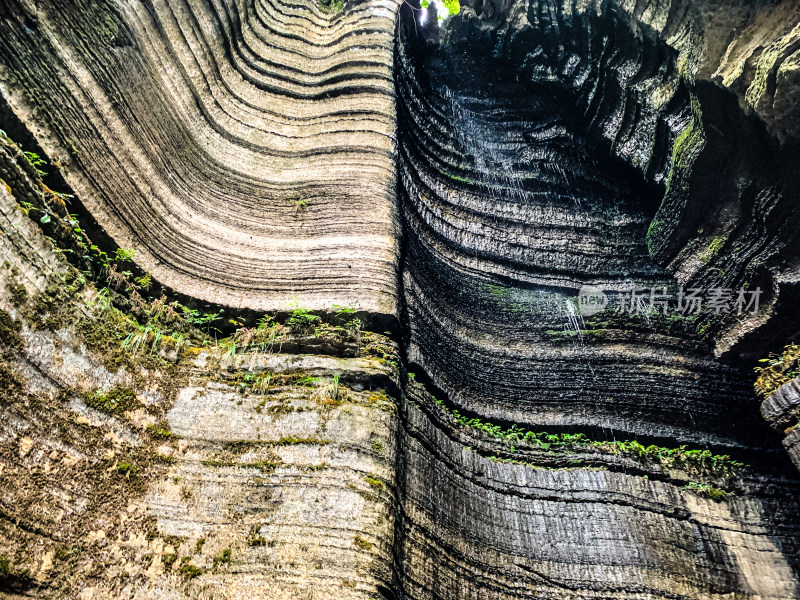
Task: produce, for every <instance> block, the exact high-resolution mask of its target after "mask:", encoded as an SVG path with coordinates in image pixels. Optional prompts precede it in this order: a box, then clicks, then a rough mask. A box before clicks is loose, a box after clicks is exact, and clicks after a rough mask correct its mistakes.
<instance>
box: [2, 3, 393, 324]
mask: <svg viewBox="0 0 800 600" xmlns="http://www.w3.org/2000/svg"><path fill="white" fill-rule="evenodd" d="M345 4H346V5H345V6H344V7H342V5H341V3H339V4H338V6H337V4H336V3H335V2H331V3H330V8H329V9H328V10H323V7H322V6H321V5H318V4H317V3H316V2H314V0H308V1H306V2H301V3H299V4H285V3H281V2H269V1H263V0H242V1H234V0H229V1H228V0H226V1H221V2H210V3H206V2H199V1H194V0H189V1H183V0H178V1H163V0H156V1H154V2H150V1H144V2H133V3H131V2H113V1H103V2H94V1H88V0H87V1H80V2H75V3H72V4H70V6H69V10H65V8H64V5H63V3H60V2H47V3H36V5H35V6H34V5H33V4H31V3H28V2H16V1H14V2H4V3H3V6H2V7H0V15H1V17H2V18H1V19H0V22H1V23H2V25H0V38H2V42H0V56H2V59H0V65H1V66H2V75H1V76H0V77H2V79H3V81H4V83H3V88H4V95H5V96H7V97H9V99H10V101H11V104H12V107H13V108H14V109H15V111H16V112H17V113H18V114H20V115H22V116H24V117H25V118H26V120H28V121H29V123H33V122H34V121H39V122H41V124H42V125H41V127H37V133H39V134H40V135H39V137H40V142H41V143H42V144H43V145H44V146H45V148H46V149H47V150H48V151H49V153H50V155H51V156H59V157H60V160H61V161H62V162H63V163H64V164H69V169H70V175H69V176H68V180H69V183H70V184H71V185H72V186H73V188H74V189H75V190H76V191H78V192H79V193H80V196H81V199H82V201H83V202H84V203H85V205H86V207H87V208H88V210H89V211H90V212H91V214H92V215H93V216H94V217H95V218H96V219H97V221H98V223H99V224H100V226H102V227H103V228H104V229H105V230H106V231H107V232H108V233H109V234H111V236H112V237H113V238H114V240H115V241H116V242H117V243H118V244H119V245H120V246H122V247H135V248H136V250H137V253H138V254H137V257H136V259H137V262H138V263H139V265H140V266H141V267H142V268H143V269H144V270H146V271H150V272H152V273H153V276H154V277H155V278H156V279H157V280H159V281H162V282H164V283H165V284H167V285H169V286H171V287H173V288H174V289H176V290H178V291H180V292H182V293H185V294H187V295H190V296H192V297H195V298H199V299H202V300H206V301H212V302H215V303H219V304H223V305H227V306H234V307H246V308H250V309H255V310H267V309H270V310H274V309H283V310H285V309H286V307H287V306H288V304H289V303H290V302H291V301H292V300H293V299H296V302H297V303H298V304H299V305H301V306H304V307H307V308H311V309H316V310H324V309H330V307H331V305H332V304H340V305H346V304H355V303H358V304H359V306H360V308H361V309H362V310H365V311H368V312H371V313H375V314H389V315H391V314H394V312H395V296H396V286H395V271H396V264H397V246H398V238H399V236H398V233H397V230H396V225H395V223H396V218H395V209H394V181H395V175H394V161H393V147H394V143H393V132H394V127H395V125H394V105H393V98H392V80H391V64H392V45H393V44H392V36H393V31H394V12H395V8H396V7H395V2H393V1H391V0H386V1H381V0H378V1H375V2H364V3H355V2H346V3H345ZM34 108H35V112H33V113H31V112H30V111H31V110H32V109H34ZM48 133H49V134H52V135H53V137H51V138H50V139H47V134H48Z"/></svg>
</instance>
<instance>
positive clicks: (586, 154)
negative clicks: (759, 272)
mask: <svg viewBox="0 0 800 600" xmlns="http://www.w3.org/2000/svg"><path fill="white" fill-rule="evenodd" d="M515 6H516V5H515ZM524 6H527V5H520V6H519V7H516V8H517V9H519V10H520V11H521V10H522V8H524ZM529 11H530V13H529V14H527V17H522V16H521V17H519V20H522V19H523V18H527V19H528V21H530V22H533V18H534V16H536V14H535V8H534V7H533V6H530V7H529ZM523 15H524V13H523ZM542 19H543V22H542V23H539V24H537V25H536V26H534V25H528V26H527V27H524V26H521V25H520V26H519V27H517V28H515V29H514V30H513V31H514V35H511V34H510V33H509V35H508V42H509V44H515V46H513V48H515V49H517V48H518V47H519V50H520V51H522V48H525V49H526V50H527V51H528V52H529V54H527V55H522V56H519V57H516V58H518V61H517V62H514V60H513V59H514V58H515V55H514V54H513V53H511V52H510V51H509V53H508V54H505V53H504V54H503V55H501V56H500V57H497V58H495V57H493V56H491V54H490V50H489V48H490V47H492V45H493V44H498V43H500V40H506V38H505V37H503V35H502V33H498V31H497V28H496V27H493V26H491V25H487V24H485V23H484V22H482V21H481V20H480V19H479V18H478V17H476V16H475V15H474V13H472V14H470V11H464V12H463V13H462V14H461V15H459V16H457V17H454V18H453V21H452V22H451V23H449V24H448V26H447V33H446V34H445V35H446V37H445V39H449V40H451V45H450V46H444V45H443V46H442V48H441V49H440V50H435V51H434V50H430V51H429V55H428V56H423V53H424V52H425V50H423V49H420V48H418V44H417V43H416V41H415V40H413V39H412V40H406V41H405V42H404V41H403V39H401V44H400V46H399V48H398V54H397V56H398V73H397V77H398V102H399V105H400V110H401V113H400V127H401V130H400V132H401V136H400V139H401V159H402V160H401V170H400V177H401V182H402V193H403V200H404V205H403V207H404V216H405V218H406V222H407V239H408V242H407V246H408V251H407V254H406V263H405V276H404V277H405V278H404V288H405V292H406V299H407V303H408V312H409V327H410V331H409V335H410V342H409V358H410V360H411V361H412V362H415V363H418V364H420V365H421V366H423V367H424V368H425V369H426V371H428V372H429V373H432V374H433V375H434V379H435V381H436V383H437V385H439V386H440V387H441V388H442V389H444V390H445V391H446V392H447V393H448V394H449V395H450V396H451V398H453V400H454V401H455V402H456V403H457V404H459V405H460V406H462V407H465V408H467V409H469V410H471V411H473V412H476V413H478V414H481V415H484V416H490V417H493V418H496V419H500V420H504V421H508V422H520V423H536V424H538V425H547V426H573V427H574V426H579V427H583V428H587V427H597V428H603V429H606V430H608V431H616V432H618V433H619V434H628V435H632V436H634V437H637V436H649V437H659V438H668V439H673V440H680V441H687V440H692V441H694V442H704V443H707V442H711V443H716V444H732V445H738V444H739V443H740V442H739V441H738V439H737V438H738V436H740V435H742V434H746V433H751V434H752V433H756V432H755V431H753V428H754V427H757V426H758V425H757V423H758V419H757V416H756V415H754V414H753V410H752V404H751V395H752V394H751V393H750V392H748V390H747V384H746V379H745V377H746V376H745V375H743V374H742V373H740V372H738V371H737V370H736V369H735V368H731V367H727V366H724V365H721V364H719V363H718V362H716V361H714V360H713V357H712V356H711V353H710V351H709V349H708V348H707V347H705V346H704V345H703V344H701V343H699V341H698V336H697V334H696V332H695V330H694V323H693V321H692V319H689V318H682V317H681V315H680V314H674V313H670V314H669V315H668V316H667V317H666V318H663V317H658V318H656V317H654V318H652V319H651V317H649V316H642V315H631V314H629V312H630V311H628V310H627V309H626V308H625V307H620V308H622V311H623V312H622V313H621V314H613V310H612V309H611V308H609V309H608V310H606V311H604V312H602V313H600V314H597V315H594V316H592V317H591V318H587V319H585V320H584V319H583V318H582V317H581V316H580V315H578V314H576V310H575V307H574V304H573V302H572V300H571V298H574V297H575V296H577V294H578V290H579V288H581V287H582V286H584V285H587V284H591V285H594V286H598V287H600V288H602V289H605V290H609V291H613V290H617V291H622V290H625V289H626V288H627V287H630V286H635V287H636V288H638V289H640V290H641V291H640V292H639V293H640V294H643V295H644V296H645V299H644V302H645V303H648V302H649V301H650V291H651V289H656V290H657V291H661V290H662V289H663V287H664V286H667V285H669V286H670V287H671V288H672V289H673V290H674V288H675V283H676V282H675V281H674V279H672V278H671V277H670V275H669V274H668V273H667V272H666V271H664V270H663V269H662V268H661V267H660V266H659V265H658V264H656V263H655V262H654V261H653V260H652V259H651V258H650V256H649V255H648V250H647V244H646V239H645V237H646V229H647V225H648V223H649V221H650V220H651V219H652V216H653V213H654V211H655V207H657V206H658V202H659V199H660V193H662V192H661V190H659V189H658V188H657V187H655V186H649V185H647V184H646V183H645V180H644V178H643V175H642V174H641V173H640V172H638V173H637V171H636V170H635V169H633V168H631V167H630V166H628V165H626V164H625V163H624V162H622V160H615V159H614V158H613V157H609V149H608V146H607V145H605V144H604V142H605V138H606V137H615V139H616V143H615V145H614V150H615V151H616V152H618V154H619V155H620V157H621V158H624V159H626V160H627V161H628V162H633V159H634V157H638V158H639V159H640V160H642V161H643V162H645V163H647V164H649V165H650V167H649V169H648V170H649V171H650V172H651V173H652V178H653V179H656V180H658V179H664V178H665V176H664V175H663V173H664V172H665V171H666V170H667V169H668V168H669V164H668V156H665V154H664V153H663V152H661V153H660V154H659V156H658V158H655V159H653V156H654V154H655V151H650V150H648V152H649V153H647V152H644V151H642V150H641V149H650V148H659V147H662V146H665V145H666V146H669V145H671V143H672V141H671V140H672V139H674V137H675V132H673V131H672V129H671V128H672V127H679V126H680V125H681V122H682V121H681V120H682V119H683V118H684V116H685V114H687V113H688V112H689V109H688V105H689V99H688V95H687V93H686V90H685V87H683V84H682V83H681V82H680V80H679V78H678V77H677V75H675V74H674V73H672V74H670V73H671V72H670V69H669V65H670V64H671V61H672V59H673V58H674V53H671V51H670V49H669V48H668V47H667V46H666V45H664V44H663V43H661V42H659V41H658V40H657V39H655V38H652V37H650V38H647V37H645V38H644V40H638V41H637V38H636V37H635V36H634V33H633V32H630V31H627V32H626V30H625V29H624V27H623V24H622V23H620V22H617V21H616V20H615V19H614V18H613V17H608V16H605V15H603V16H602V17H598V16H596V15H594V16H593V15H592V14H589V15H579V16H576V17H575V19H574V21H573V22H568V23H566V24H560V25H559V27H561V28H562V29H563V30H564V31H569V32H573V33H574V35H575V36H576V37H577V38H578V39H577V40H571V38H567V39H568V40H569V41H571V43H572V46H574V47H575V48H580V47H584V48H587V49H592V50H593V52H594V54H596V55H597V56H598V57H600V58H597V60H590V58H591V57H590V58H583V57H581V56H580V55H579V54H577V50H574V51H573V53H572V54H570V52H568V51H566V50H563V48H562V46H559V45H557V44H556V40H561V39H562V38H554V41H553V45H554V46H555V47H556V49H559V50H562V51H560V52H555V51H554V54H553V55H549V54H547V50H549V49H550V48H549V46H548V47H547V48H546V49H545V50H542V51H541V52H539V53H538V54H537V52H536V50H537V48H539V47H538V46H536V45H535V43H534V41H533V40H536V39H539V38H538V37H537V35H539V36H543V34H541V33H539V29H537V27H540V28H541V29H542V30H544V31H545V32H548V31H551V30H553V29H554V28H555V20H554V19H551V20H546V21H545V20H544V18H542ZM614 27H617V28H619V32H617V39H616V42H617V44H618V45H619V46H620V47H621V48H626V46H625V44H624V42H625V41H628V42H630V44H632V47H631V48H629V50H630V54H628V55H625V54H622V50H619V51H618V52H619V54H620V55H621V56H619V57H615V59H614V60H610V59H609V61H608V63H607V64H606V63H603V62H602V56H603V55H604V53H611V49H607V50H604V46H602V42H603V39H605V37H604V36H606V37H607V36H608V35H610V33H609V30H610V31H612V32H613V31H614V29H613V28H614ZM402 31H404V32H408V31H410V32H411V34H412V35H413V32H414V29H413V24H412V26H411V27H406V28H403V29H402ZM554 33H557V31H554ZM638 33H639V34H640V35H644V34H643V33H642V32H641V31H640V32H638ZM626 35H627V38H626V37H625V36H626ZM584 38H585V39H584ZM526 41H527V43H525V42H526ZM563 46H567V47H569V45H568V44H567V43H564V44H563ZM467 51H469V52H471V53H472V56H471V57H470V59H469V60H464V58H463V56H464V53H465V52H467ZM415 52H416V53H418V55H417V56H414V54H413V53H415ZM606 71H607V73H606ZM628 73H632V74H636V77H635V79H636V80H637V81H638V82H639V83H638V87H639V88H641V89H645V90H658V89H660V90H662V94H663V97H662V98H661V103H662V106H663V108H662V110H661V112H655V111H652V110H651V109H650V107H649V104H648V102H650V98H651V96H652V93H650V94H642V95H643V96H644V97H645V100H642V101H641V102H640V105H639V106H635V107H632V108H629V109H628V110H629V111H630V116H628V115H626V114H624V113H623V112H622V109H618V100H619V95H620V94H621V93H622V92H621V90H624V89H625V88H624V87H623V86H622V85H621V84H619V83H618V82H617V78H622V77H623V75H624V74H628ZM630 77H631V78H634V76H633V75H630ZM601 84H602V85H601ZM681 90H683V91H681ZM631 95H632V100H631V102H635V101H636V98H637V96H636V95H635V92H631ZM587 111H590V112H588V114H586V113H587ZM640 113H641V114H642V115H644V116H643V117H642V118H641V119H639V118H636V116H635V115H638V114H640ZM613 127H618V128H620V131H618V132H616V133H615V134H613V135H612V129H613ZM636 148H640V150H639V151H637V150H636ZM665 161H666V162H665ZM634 166H638V165H634ZM659 174H661V175H659ZM628 308H634V307H633V306H629V307H628ZM651 320H652V321H655V322H653V323H651V322H650V321H651ZM654 390H655V391H656V392H655V393H654ZM721 413H726V415H727V416H730V420H728V419H727V418H722V419H721V418H720V414H721ZM747 415H749V418H748V416H747ZM763 431H766V428H762V432H763Z"/></svg>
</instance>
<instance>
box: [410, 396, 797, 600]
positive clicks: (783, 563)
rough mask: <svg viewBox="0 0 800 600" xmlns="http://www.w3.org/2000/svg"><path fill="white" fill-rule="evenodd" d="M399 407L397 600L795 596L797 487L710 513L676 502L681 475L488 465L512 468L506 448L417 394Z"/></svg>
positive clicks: (760, 490) (755, 490)
mask: <svg viewBox="0 0 800 600" xmlns="http://www.w3.org/2000/svg"><path fill="white" fill-rule="evenodd" d="M408 393H409V398H410V399H411V404H410V405H409V407H408V414H407V415H406V419H407V420H406V436H405V437H404V439H403V445H404V446H405V448H406V461H405V474H404V477H403V479H402V480H401V482H402V485H401V488H402V489H404V490H405V493H404V496H403V498H402V506H403V510H404V515H405V519H404V521H403V530H402V533H401V534H400V535H399V543H400V544H401V548H402V550H403V557H404V563H403V570H402V573H403V576H404V579H403V586H404V587H403V592H404V593H405V594H406V595H407V596H406V597H408V598H415V599H416V598H476V599H477V598H492V599H498V600H499V599H503V600H506V599H508V600H511V599H518V598H530V599H534V598H537V599H544V598H546V599H553V600H556V599H558V600H562V599H586V598H603V599H609V600H610V599H622V598H636V599H652V598H680V599H690V598H691V599H694V598H728V597H730V598H776V599H778V598H781V599H790V598H796V597H797V595H798V593H800V587H799V586H798V584H797V578H796V567H797V565H796V558H797V543H796V535H797V533H796V532H797V523H796V517H795V511H796V510H797V503H796V501H795V500H790V499H789V498H788V497H790V496H795V497H796V494H797V487H796V483H793V484H790V485H789V486H787V487H784V489H783V490H780V491H778V489H779V488H778V487H777V486H776V485H774V484H775V483H778V482H780V478H779V477H775V476H774V475H773V482H774V483H772V484H764V483H763V482H761V483H754V484H753V483H751V485H749V486H748V488H749V489H748V491H747V492H744V493H740V495H739V496H737V497H730V498H728V499H726V500H724V501H722V502H717V501H714V500H711V499H709V498H707V497H703V496H698V495H696V494H694V493H692V491H691V490H688V489H686V487H685V486H684V485H682V483H681V480H682V479H683V478H684V477H686V475H685V474H684V475H679V474H678V473H676V472H675V471H672V472H669V471H666V470H663V471H662V470H660V469H655V470H651V468H650V467H646V466H643V465H642V463H640V462H637V461H630V460H629V459H624V458H620V457H614V458H613V459H609V457H606V458H602V457H600V456H595V457H594V460H597V462H596V463H595V464H597V465H598V466H597V467H595V468H586V467H585V466H584V467H573V468H570V467H569V466H568V465H570V464H586V462H587V461H589V462H591V460H592V458H591V457H587V455H586V454H584V453H581V452H576V453H568V454H566V455H562V456H560V457H559V456H558V454H557V453H554V452H552V451H541V449H540V450H539V451H538V452H531V451H528V450H526V451H523V452H522V453H520V451H519V450H517V452H516V453H515V454H514V456H515V460H516V462H514V461H511V462H505V461H502V460H498V456H497V455H498V453H500V454H505V455H507V456H508V455H509V454H508V451H509V450H508V446H507V445H505V444H502V443H497V442H496V441H495V442H492V440H491V439H490V438H487V437H486V436H482V435H480V434H477V433H472V434H470V433H465V432H464V430H463V429H459V428H456V429H453V428H452V426H453V423H452V420H451V419H448V418H446V416H445V414H444V413H443V412H442V411H441V410H440V409H438V408H437V406H436V404H434V403H432V402H431V401H430V399H429V398H426V396H427V395H426V394H425V393H424V392H421V391H420V390H419V389H418V388H417V387H414V386H412V388H411V389H410V390H408ZM524 461H530V462H529V463H528V464H524ZM614 463H615V464H614ZM599 465H602V466H599ZM683 481H685V479H684V480H683ZM783 484H784V485H785V484H786V482H783ZM759 515H761V516H759ZM767 515H768V516H767Z"/></svg>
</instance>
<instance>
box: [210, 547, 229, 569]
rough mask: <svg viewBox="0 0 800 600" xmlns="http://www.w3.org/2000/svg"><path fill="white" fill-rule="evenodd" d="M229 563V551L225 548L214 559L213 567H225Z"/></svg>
mask: <svg viewBox="0 0 800 600" xmlns="http://www.w3.org/2000/svg"><path fill="white" fill-rule="evenodd" d="M229 562H231V549H230V548H225V549H224V550H223V551H221V552H220V553H219V554H217V555H216V556H215V557H214V567H215V568H216V567H218V566H219V565H227V564H228V563H229Z"/></svg>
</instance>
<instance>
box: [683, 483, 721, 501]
mask: <svg viewBox="0 0 800 600" xmlns="http://www.w3.org/2000/svg"><path fill="white" fill-rule="evenodd" d="M683 489H684V490H689V491H692V492H695V493H697V494H703V495H705V496H708V497H709V498H711V499H712V500H714V501H715V502H722V501H723V500H727V499H728V498H729V497H730V496H731V495H732V494H731V493H730V492H726V491H725V490H721V489H719V488H715V487H713V486H711V485H709V484H708V483H700V482H698V481H692V482H690V483H688V484H687V485H685V486H683Z"/></svg>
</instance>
